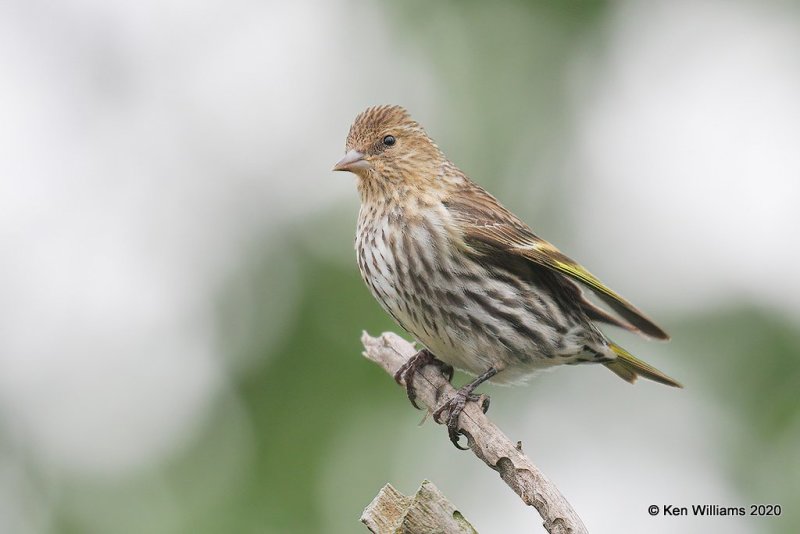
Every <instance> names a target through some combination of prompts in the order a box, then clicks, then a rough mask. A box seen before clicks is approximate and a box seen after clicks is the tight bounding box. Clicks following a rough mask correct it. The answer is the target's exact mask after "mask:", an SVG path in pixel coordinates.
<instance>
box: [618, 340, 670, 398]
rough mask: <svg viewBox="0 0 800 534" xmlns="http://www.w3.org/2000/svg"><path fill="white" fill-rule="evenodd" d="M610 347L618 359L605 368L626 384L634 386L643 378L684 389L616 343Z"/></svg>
mask: <svg viewBox="0 0 800 534" xmlns="http://www.w3.org/2000/svg"><path fill="white" fill-rule="evenodd" d="M608 346H609V347H610V348H611V350H613V351H614V354H616V355H617V358H616V359H615V360H614V361H613V362H609V363H607V364H605V366H606V367H608V368H609V369H611V370H612V371H613V372H614V374H616V375H617V376H618V377H620V378H621V379H623V380H625V381H626V382H630V383H631V384H632V383H633V382H635V381H636V379H637V378H638V377H639V376H643V377H645V378H649V379H650V380H653V381H655V382H659V383H661V384H666V385H667V386H672V387H675V388H682V387H683V386H682V385H681V384H680V383H679V382H676V381H675V380H673V379H671V378H670V377H668V376H667V375H665V374H664V373H662V372H661V371H659V370H658V369H656V368H655V367H653V366H652V365H648V364H646V363H645V362H643V361H642V360H640V359H639V358H637V357H635V356H634V355H633V354H631V353H630V352H628V351H627V350H625V349H623V348H622V347H620V346H619V345H617V344H616V343H609V344H608Z"/></svg>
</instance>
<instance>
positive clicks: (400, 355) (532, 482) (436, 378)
mask: <svg viewBox="0 0 800 534" xmlns="http://www.w3.org/2000/svg"><path fill="white" fill-rule="evenodd" d="M361 341H362V343H363V344H364V349H365V350H364V356H365V357H366V358H367V359H369V360H371V361H373V362H375V363H377V364H378V365H380V366H381V367H383V369H384V370H386V372H388V373H389V374H390V375H394V373H395V372H396V371H397V370H398V369H399V368H400V366H401V365H402V364H403V363H405V362H406V360H408V359H409V358H410V357H411V356H413V355H414V354H415V353H416V352H417V351H416V349H415V348H414V346H413V345H411V343H409V342H408V341H406V340H404V339H403V338H401V337H400V336H398V335H397V334H394V333H391V332H386V333H384V334H382V335H381V336H380V337H377V338H375V337H371V336H370V335H369V334H367V333H366V332H364V334H363V335H362V338H361ZM414 387H415V388H416V392H417V400H418V404H420V405H421V404H425V405H426V406H427V408H428V410H429V411H433V410H435V409H436V407H437V406H439V404H440V402H443V401H446V400H447V399H449V398H450V397H451V396H452V395H453V394H454V393H455V389H453V387H452V386H451V385H450V383H449V382H448V381H447V379H446V378H445V376H444V375H443V374H442V373H441V371H440V370H439V369H438V368H437V367H435V366H433V365H428V366H426V367H425V368H423V369H422V370H421V372H419V373H417V374H416V376H415V377H414ZM459 424H460V427H461V430H462V432H463V433H464V434H465V436H466V438H467V442H468V444H469V447H470V449H471V450H472V452H473V453H474V454H475V456H477V457H478V458H479V459H481V460H482V461H483V462H484V463H485V464H486V465H488V466H489V467H491V468H492V469H494V470H495V471H497V472H498V473H499V474H500V478H502V479H503V481H504V482H505V483H506V484H507V485H508V486H509V487H510V488H511V489H512V490H514V492H515V493H516V494H517V495H519V497H520V498H521V499H522V502H524V503H525V504H527V505H529V506H533V507H534V508H536V510H537V511H538V512H539V515H540V516H541V517H542V519H543V520H544V523H543V524H544V528H545V529H546V530H547V532H549V533H550V534H586V533H587V530H586V527H585V526H584V525H583V522H582V521H581V519H580V517H578V514H576V513H575V510H573V509H572V506H570V504H569V503H568V502H567V500H566V499H565V498H564V496H563V495H561V492H560V491H558V488H556V486H555V485H554V484H553V483H552V482H550V480H549V479H548V478H547V477H546V476H544V474H543V473H542V472H541V471H539V469H538V468H537V467H536V466H535V465H533V462H531V461H530V459H528V457H527V456H525V454H523V452H522V447H521V444H519V443H514V442H512V441H511V440H510V439H509V438H508V437H507V436H506V435H505V434H503V432H502V431H501V430H500V429H499V428H497V426H495V425H494V423H492V422H491V421H490V420H489V419H488V418H487V417H486V415H485V414H484V413H483V412H482V411H481V409H480V406H479V405H478V403H474V402H469V403H467V406H466V407H465V408H464V411H463V412H462V413H461V417H460V418H459Z"/></svg>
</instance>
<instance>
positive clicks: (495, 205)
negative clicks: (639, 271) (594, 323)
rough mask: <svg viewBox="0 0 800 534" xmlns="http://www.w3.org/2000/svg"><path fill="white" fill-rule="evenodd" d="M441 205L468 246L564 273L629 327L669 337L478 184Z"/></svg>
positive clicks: (607, 319)
mask: <svg viewBox="0 0 800 534" xmlns="http://www.w3.org/2000/svg"><path fill="white" fill-rule="evenodd" d="M443 204H444V205H445V207H446V208H447V209H448V211H449V212H450V214H451V215H452V217H453V219H454V221H455V222H456V224H457V225H458V226H459V228H460V230H461V231H462V235H463V239H464V242H465V244H466V245H467V246H468V247H471V248H472V249H474V250H476V251H477V252H479V253H483V254H487V255H491V254H492V253H498V252H500V253H504V254H510V255H512V256H515V257H519V258H522V259H525V260H527V261H530V262H532V263H534V264H536V265H539V266H542V267H546V268H548V269H550V270H552V271H555V272H556V273H559V274H562V275H565V276H567V277H569V278H570V279H572V280H575V281H577V282H580V283H581V284H583V285H584V286H586V287H588V288H589V289H591V290H592V291H593V292H594V293H595V294H596V295H597V296H598V297H600V298H601V299H602V300H603V301H604V302H606V303H607V304H608V305H609V306H611V308H613V309H614V311H616V312H617V313H618V314H619V315H620V316H621V317H622V318H623V319H624V320H625V322H627V323H629V324H630V325H631V326H632V327H633V328H632V329H635V330H638V331H639V332H641V333H642V334H645V335H647V336H649V337H653V338H656V339H669V335H668V334H667V333H666V332H665V331H664V330H662V329H661V328H660V327H659V326H658V325H656V324H655V323H654V322H653V321H652V320H651V319H649V318H648V317H647V316H646V315H645V314H644V313H642V312H641V311H639V310H638V309H637V308H636V307H635V306H634V305H633V304H631V303H630V302H628V301H627V300H626V299H624V298H623V297H622V296H620V295H619V294H618V293H616V292H615V291H614V290H612V289H611V288H609V287H608V286H606V285H605V284H603V283H602V282H601V281H600V280H598V279H597V278H596V277H595V276H594V275H593V274H592V273H590V272H589V271H588V270H586V268H585V267H583V266H582V265H580V264H579V263H577V262H576V261H574V260H572V259H570V258H569V257H567V256H566V255H565V254H563V253H562V252H561V251H559V250H558V249H557V248H556V247H554V246H553V245H551V244H550V243H548V242H547V241H545V240H544V239H541V238H539V237H538V236H536V235H535V234H534V233H533V231H531V229H530V228H529V227H528V226H527V225H526V224H525V223H523V222H522V221H520V220H519V219H518V218H517V217H515V216H514V215H513V214H512V213H511V212H509V211H508V210H506V209H505V208H504V207H503V206H502V205H501V204H500V203H499V202H498V201H497V200H496V199H495V198H494V197H493V196H491V195H490V194H489V193H487V192H486V191H484V190H483V189H481V188H479V187H478V186H476V185H472V186H470V187H466V188H463V189H460V190H459V191H458V192H456V193H455V194H452V195H450V196H449V197H448V198H447V199H445V200H444V201H443ZM595 309H598V310H599V308H595ZM600 311H602V310H600ZM609 319H611V320H609ZM595 320H600V321H604V322H611V323H612V324H614V322H613V318H612V317H610V316H607V315H606V316H605V317H603V318H598V317H596V318H595ZM617 324H618V323H617Z"/></svg>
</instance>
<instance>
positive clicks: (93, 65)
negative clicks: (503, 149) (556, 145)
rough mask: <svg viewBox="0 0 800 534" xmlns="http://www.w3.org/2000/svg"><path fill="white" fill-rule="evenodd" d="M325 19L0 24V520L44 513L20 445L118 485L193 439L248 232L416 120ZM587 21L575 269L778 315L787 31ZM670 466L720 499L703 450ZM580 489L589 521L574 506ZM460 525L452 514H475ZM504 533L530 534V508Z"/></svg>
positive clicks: (796, 107) (331, 186)
mask: <svg viewBox="0 0 800 534" xmlns="http://www.w3.org/2000/svg"><path fill="white" fill-rule="evenodd" d="M348 7H352V6H351V5H350V4H345V3H344V2H330V3H323V2H319V3H312V2H292V3H288V2H287V3H275V4H272V5H263V4H262V3H260V2H255V1H240V2H234V3H231V2H222V1H214V2H206V3H205V4H204V5H203V7H202V8H198V7H197V6H196V5H195V4H194V3H192V2H156V1H153V0H145V1H143V2H135V3H108V2H100V1H90V0H87V1H71V2H61V3H57V4H48V5H47V6H45V5H44V4H39V3H36V2H23V1H20V2H12V3H5V4H3V6H2V7H0V73H2V74H1V75H0V81H1V83H0V117H3V120H2V121H0V146H2V147H3V150H2V151H1V152H0V176H2V180H0V233H1V234H2V242H3V247H2V249H0V254H2V257H1V258H0V293H1V294H2V295H3V299H2V300H1V301H0V334H1V335H0V426H2V428H3V431H4V433H6V434H8V435H9V436H11V437H12V438H11V440H10V442H9V443H10V444H12V445H8V446H9V447H10V449H9V450H4V451H3V452H2V455H1V457H0V495H3V496H4V498H2V499H0V503H2V504H0V531H14V532H24V531H25V530H26V529H27V530H30V531H36V530H39V529H38V528H37V524H36V521H37V519H36V518H37V517H40V516H39V515H38V513H39V512H40V511H42V510H43V509H46V503H35V497H32V496H31V495H28V494H26V492H25V491H20V490H19V489H18V488H19V487H20V478H23V479H24V475H23V474H21V473H20V472H19V470H18V468H17V467H16V466H15V454H18V453H19V451H22V450H24V451H25V454H26V455H28V457H29V458H33V459H35V460H36V461H38V462H40V463H42V464H43V465H46V466H50V467H49V469H51V470H52V472H53V474H54V476H56V477H57V476H62V475H64V474H67V475H71V476H112V477H113V476H125V475H126V474H129V473H132V472H135V470H137V469H140V468H142V467H143V466H148V465H152V464H153V462H156V461H158V460H159V459H161V458H164V457H165V456H166V455H168V454H169V453H170V452H172V451H174V450H176V449H178V448H179V447H180V446H181V445H183V444H184V443H186V442H187V440H189V439H191V436H192V430H193V429H194V428H196V427H197V426H198V425H199V424H201V423H202V419H203V415H204V413H205V409H206V408H207V407H208V406H209V405H210V404H211V403H212V402H213V401H214V399H215V398H217V395H220V394H222V392H224V391H225V388H226V384H225V376H224V370H223V368H222V364H221V355H220V354H218V353H217V345H216V340H215V339H214V323H213V316H212V311H213V308H212V301H211V299H212V298H213V296H214V295H215V293H216V291H217V290H218V287H219V284H220V282H221V280H222V279H223V278H224V276H225V275H226V274H227V273H228V272H229V271H230V269H231V268H232V267H233V266H235V265H236V263H237V261H238V258H239V257H240V255H241V254H242V252H243V250H244V247H245V246H246V245H247V243H248V242H249V239H250V238H251V237H252V236H253V235H254V233H256V232H261V231H262V229H263V228H264V227H265V226H268V225H273V226H275V227H276V228H279V227H280V225H285V224H292V223H293V222H294V221H298V220H301V219H302V218H303V217H305V216H306V215H308V214H309V213H314V212H317V211H318V210H320V209H322V208H324V207H326V206H333V205H335V204H339V203H342V202H350V203H352V205H353V210H354V213H355V194H354V191H353V187H354V186H353V181H352V180H348V179H346V178H344V177H341V176H336V177H333V176H332V175H331V174H330V173H329V171H328V170H329V168H330V166H331V164H332V163H333V161H334V160H335V159H336V157H337V156H339V154H340V153H341V151H342V149H343V144H344V135H345V134H346V131H347V127H348V125H349V123H350V121H351V120H352V118H353V117H354V115H355V114H356V113H357V112H358V111H360V109H361V108H363V107H365V106H366V105H370V104H375V103H382V102H400V103H404V104H406V105H408V106H409V107H411V108H412V110H414V111H416V113H415V114H417V115H422V116H424V115H425V113H426V112H428V109H426V106H430V100H429V99H427V98H426V97H425V95H426V94H427V93H428V92H429V89H430V87H431V84H432V83H433V82H432V81H431V77H430V74H429V73H428V72H426V71H425V70H424V69H425V68H426V67H425V66H424V65H423V66H419V65H414V64H412V63H411V62H410V61H408V60H407V58H406V59H404V58H403V57H398V58H397V60H398V61H399V62H400V66H399V68H391V69H390V68H389V65H388V64H386V62H381V61H379V59H380V58H386V57H391V56H390V54H389V52H390V51H392V48H391V43H390V42H389V41H388V39H389V37H387V34H386V33H385V32H383V31H381V24H383V22H382V21H381V20H380V18H379V15H378V14H377V13H373V12H370V11H369V10H361V11H359V13H358V17H359V18H360V22H361V23H360V24H359V25H358V28H359V32H358V35H357V36H356V35H354V34H353V32H352V31H351V28H352V24H353V12H352V11H349V10H348ZM367 22H371V23H367ZM609 23H610V25H609V27H608V29H607V32H608V46H607V47H606V48H604V49H603V50H600V51H596V50H588V49H587V50H581V51H579V54H578V56H577V57H576V62H575V70H574V76H575V80H576V82H575V106H576V112H575V117H576V121H577V123H576V131H577V132H578V134H579V135H578V137H577V138H576V139H575V147H574V156H575V159H574V161H572V162H569V163H568V164H569V165H570V166H571V167H574V169H575V173H576V176H578V177H580V178H579V181H580V183H581V189H580V191H581V193H580V194H579V196H578V200H577V204H576V205H575V207H574V212H573V214H572V215H573V216H574V217H575V221H574V222H575V224H576V225H579V226H585V227H586V228H590V229H591V233H588V232H587V233H578V234H577V235H578V239H579V241H578V243H577V244H576V245H575V248H576V249H577V250H580V251H582V252H581V259H582V260H584V261H585V263H587V264H589V265H590V266H591V267H592V268H593V270H595V271H597V273H598V274H600V275H601V276H602V275H603V274H604V273H610V272H614V273H616V277H617V279H618V280H624V281H625V283H624V284H622V285H623V286H624V289H625V291H623V293H629V294H631V295H639V296H645V298H644V299H637V300H644V301H647V300H648V299H649V300H650V301H652V302H656V303H662V302H663V303H665V304H667V305H669V306H670V307H672V308H673V309H675V310H676V311H680V310H682V309H696V308H700V307H705V306H710V305H713V304H714V303H715V302H722V301H725V300H726V299H728V298H729V295H730V293H740V294H743V295H745V296H752V297H753V298H755V299H756V300H763V301H764V302H766V303H770V304H777V305H780V306H783V307H785V308H787V309H792V310H794V311H795V312H800V298H798V293H799V292H800V282H798V279H797V277H795V276H793V275H794V269H795V265H796V264H797V262H798V260H800V253H799V252H798V250H799V249H798V246H797V245H796V241H795V236H794V233H795V232H796V230H797V229H798V228H800V210H798V208H797V205H798V200H800V189H799V188H800V150H798V142H797V141H798V139H800V98H798V95H800V37H798V36H800V31H798V23H797V19H796V18H794V17H790V16H788V14H787V13H786V12H783V11H781V10H779V9H777V8H774V9H773V8H766V7H758V4H756V3H753V4H749V3H729V2H711V3H708V2H706V3H696V2H691V3H689V2H666V1H663V2H658V3H650V4H647V6H645V5H644V4H639V3H635V2H631V3H623V4H620V5H619V7H618V8H617V10H616V13H615V14H614V15H613V16H612V17H611V19H610V21H609ZM356 37H357V38H358V39H361V40H362V42H361V46H359V45H358V44H357V43H356ZM364 41H366V42H368V43H369V46H363V42H364ZM356 58H357V59H356ZM382 65H383V66H382ZM356 67H360V68H356ZM415 106H416V107H415ZM442 115H444V114H442ZM687 192H690V193H688V194H687ZM615 207H617V208H618V210H615ZM604 214H607V216H604ZM354 217H355V215H354ZM606 238H607V239H609V240H613V243H614V247H615V254H608V251H607V249H606V248H605V246H604V243H607V242H608V241H606ZM653 243H657V244H658V246H657V247H656V246H654V245H653ZM640 248H642V249H646V250H647V251H648V253H647V254H641V255H636V254H635V252H636V251H637V250H638V249H640ZM654 251H656V252H654ZM349 252H350V250H349V249H348V250H347V251H346V253H347V254H349ZM621 259H622V260H627V261H621ZM643 271H645V272H647V273H650V274H651V277H649V278H648V277H645V276H642V275H641V273H642V272H643ZM651 280H657V281H659V283H655V284H653V283H651ZM618 285H620V284H618ZM678 288H679V289H678ZM291 291H292V284H291V280H287V283H286V294H285V295H282V300H283V302H284V303H285V302H288V301H290V297H291ZM651 308H652V307H651ZM686 402H687V404H686V405H685V406H683V407H680V406H679V407H678V408H677V409H679V410H684V412H682V413H684V415H685V416H686V417H687V418H689V423H688V425H689V427H692V425H695V426H701V425H700V423H698V421H699V420H700V419H701V415H698V414H693V413H692V404H691V402H689V401H686ZM692 402H694V401H692ZM562 407H563V405H562ZM554 409H555V408H554ZM589 423H590V422H587V424H589ZM414 430H416V429H414ZM633 431H634V430H633V429H632V430H631V432H633ZM354 432H355V430H354ZM564 432H565V433H566V434H565V436H566V437H565V440H566V442H569V443H574V442H576V441H577V440H578V439H579V437H580V435H582V434H583V431H582V430H581V429H580V428H579V427H575V428H572V429H565V430H564ZM635 432H636V433H637V434H636V435H640V436H641V435H645V436H646V435H647V433H648V430H647V429H643V428H641V427H640V428H637V429H635ZM632 439H634V438H632ZM643 445H645V446H646V444H643ZM15 447H17V448H18V449H19V451H18V450H16V449H15ZM663 447H665V448H666V447H669V444H668V443H667V442H665V443H664V444H663ZM687 449H688V450H687V451H684V452H685V454H683V452H682V453H681V454H682V455H683V456H684V457H685V458H686V461H687V462H690V463H692V465H695V466H696V468H697V469H698V470H701V479H702V480H703V481H704V484H706V486H703V487H705V488H707V492H706V494H708V495H721V494H722V492H723V489H722V488H723V487H724V483H723V481H722V480H721V478H720V477H721V476H722V475H721V473H720V472H718V471H717V470H715V468H714V465H713V462H708V461H707V460H709V458H708V457H707V456H705V455H711V454H713V451H708V450H705V449H703V448H702V447H699V448H694V447H688V448H687ZM652 452H653V453H654V454H655V453H657V451H652ZM662 452H663V453H665V454H667V453H668V451H666V450H665V451H662ZM611 454H612V455H613V451H612V453H611ZM692 454H695V456H694V457H692ZM554 463H555V461H554ZM652 468H653V469H659V467H658V465H654V466H652ZM660 469H661V471H660V475H661V476H664V477H667V480H668V474H669V470H670V467H669V465H662V466H661V467H660ZM703 469H705V471H702V470H703ZM648 473H650V474H649V475H647V476H651V475H652V471H649V472H648ZM658 475H659V472H658V471H657V472H656V475H655V476H658ZM632 476H633V475H632ZM642 477H645V474H644V473H643V474H642ZM432 478H434V477H432ZM492 483H496V481H492ZM571 483H572V484H574V485H573V487H585V488H588V489H587V490H586V491H587V492H588V491H589V490H590V489H591V488H589V487H587V486H586V485H585V484H584V485H583V486H580V485H578V484H577V483H576V482H575V481H571ZM682 483H683V481H681V480H675V481H674V486H673V487H674V489H675V491H679V489H680V487H681V484H682ZM635 485H640V486H643V487H644V486H646V485H647V478H640V479H636V480H626V481H625V484H624V486H635ZM23 486H24V484H23ZM667 488H669V486H667ZM403 489H408V488H403ZM442 489H444V490H445V492H446V493H448V491H447V488H442ZM601 490H602V488H600V489H598V491H601ZM6 496H7V498H6ZM450 496H451V498H453V500H454V501H456V502H459V501H458V499H457V498H456V496H454V495H450ZM497 498H498V499H499V501H503V498H502V497H497ZM576 498H577V499H578V500H580V501H581V505H582V506H580V507H579V509H582V510H585V514H586V517H587V522H588V519H589V518H592V524H593V525H595V526H597V527H598V528H599V530H598V531H610V529H611V525H610V524H608V525H604V524H602V523H599V522H601V521H602V520H603V519H602V518H603V517H605V516H607V515H608V514H605V512H604V511H603V510H602V509H592V508H591V507H592V506H593V504H594V501H593V499H592V498H591V495H576ZM31 499H34V504H33V505H31V504H30V502H31ZM463 499H468V495H467V493H466V492H465V494H464V497H462V501H460V502H459V503H460V504H463V505H464V507H465V510H466V509H470V510H476V509H478V508H481V509H484V510H487V511H490V510H492V509H493V508H492V506H491V505H489V504H487V503H486V502H485V501H481V502H464V500H463ZM15 501H18V502H20V503H25V506H21V505H20V506H16V505H15V504H14V503H15ZM503 502H505V503H506V504H505V505H504V506H505V508H503V509H511V505H509V504H508V501H507V500H506V501H503ZM498 506H500V505H498ZM480 513H481V512H477V513H475V512H473V513H472V514H467V515H468V516H470V517H475V516H478V517H477V518H476V519H478V520H479V521H480V522H476V524H477V525H478V526H479V528H480V525H481V524H483V525H487V526H491V525H497V523H495V522H494V521H495V520H496V515H495V514H492V513H489V512H487V513H486V514H485V515H484V516H483V517H481V516H480V515H479V514H480ZM41 517H43V518H45V519H40V520H41V521H45V520H46V511H45V512H44V513H43V514H42V516H41ZM506 517H508V521H510V523H509V524H507V525H504V526H505V527H508V528H512V529H514V531H527V529H526V528H525V527H524V525H526V524H529V522H530V518H531V517H532V516H530V515H525V514H518V515H514V514H509V515H508V516H506ZM640 519H642V521H643V523H642V525H641V527H642V528H643V529H645V528H646V529H647V531H649V532H656V531H657V530H656V529H658V528H664V529H665V530H663V531H664V532H671V531H672V529H671V528H667V527H670V526H673V527H674V525H668V524H666V523H663V522H658V523H654V522H650V521H648V518H646V517H645V516H644V515H642V516H641V518H640ZM742 525H744V524H743V523H741V524H737V525H731V528H730V530H728V531H729V532H739V531H741V532H744V531H746V530H738V531H737V530H735V529H736V528H740V529H743V528H744V527H743V526H742ZM683 526H685V525H682V527H683ZM706 526H707V525H706ZM683 531H684V532H692V530H691V528H687V529H684V530H683ZM694 531H696V532H700V531H701V530H700V529H699V527H698V529H697V530H694Z"/></svg>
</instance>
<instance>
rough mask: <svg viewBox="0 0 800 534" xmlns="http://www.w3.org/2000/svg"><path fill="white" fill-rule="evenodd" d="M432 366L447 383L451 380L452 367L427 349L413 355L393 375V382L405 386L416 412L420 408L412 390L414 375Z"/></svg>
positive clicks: (415, 393)
mask: <svg viewBox="0 0 800 534" xmlns="http://www.w3.org/2000/svg"><path fill="white" fill-rule="evenodd" d="M429 364H433V365H435V366H436V367H438V368H439V369H441V371H442V374H444V375H445V376H446V377H447V381H448V382H450V381H451V380H453V366H452V365H448V364H446V363H444V362H443V361H442V360H439V359H437V358H436V357H435V356H434V355H433V354H432V353H431V351H429V350H428V349H422V350H420V351H419V352H417V353H416V354H415V355H413V356H412V357H411V358H409V359H408V361H406V363H404V364H403V365H401V366H400V369H398V370H397V372H396V373H395V374H394V380H395V382H397V383H398V384H400V385H405V387H406V395H408V400H409V401H411V404H412V405H413V406H414V408H416V409H417V410H420V409H421V408H420V407H419V406H418V405H417V402H416V399H417V392H416V390H415V389H414V375H416V374H417V373H418V372H419V371H420V370H421V369H422V368H423V367H425V366H426V365H429Z"/></svg>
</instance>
